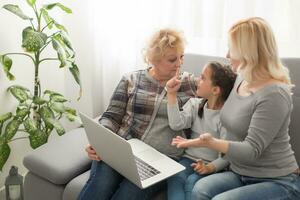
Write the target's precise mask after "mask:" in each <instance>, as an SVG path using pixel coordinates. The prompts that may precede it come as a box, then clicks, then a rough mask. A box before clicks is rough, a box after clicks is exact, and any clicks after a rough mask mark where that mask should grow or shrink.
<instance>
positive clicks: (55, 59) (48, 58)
mask: <svg viewBox="0 0 300 200" xmlns="http://www.w3.org/2000/svg"><path fill="white" fill-rule="evenodd" d="M46 60H59V59H58V58H44V59H42V60H40V63H41V62H44V61H46Z"/></svg>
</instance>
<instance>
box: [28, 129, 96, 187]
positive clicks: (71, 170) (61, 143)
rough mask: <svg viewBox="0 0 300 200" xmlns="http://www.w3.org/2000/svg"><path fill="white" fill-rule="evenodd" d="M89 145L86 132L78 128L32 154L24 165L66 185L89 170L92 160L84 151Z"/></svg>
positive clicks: (46, 177) (39, 174)
mask: <svg viewBox="0 0 300 200" xmlns="http://www.w3.org/2000/svg"><path fill="white" fill-rule="evenodd" d="M87 144H88V140H87V138H86V135H85V130H84V129H83V128H77V129H74V130H71V131H69V132H67V133H66V134H65V135H63V136H61V137H58V138H55V139H54V140H52V141H49V142H48V143H47V144H45V145H42V146H41V147H39V148H37V149H35V150H34V151H32V152H30V153H29V154H28V155H26V156H25V158H24V160H23V164H24V166H25V167H26V168H27V169H28V170H29V171H30V172H32V173H34V174H36V175H38V176H40V177H42V178H44V179H46V180H48V181H50V182H52V183H54V184H66V183H68V182H69V181H70V180H71V179H73V178H74V177H75V176H77V175H79V174H81V173H83V172H84V171H86V170H88V169H89V167H90V164H91V160H90V159H89V158H88V156H87V154H86V152H85V150H84V148H85V146H86V145H87Z"/></svg>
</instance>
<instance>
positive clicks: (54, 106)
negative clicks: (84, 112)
mask: <svg viewBox="0 0 300 200" xmlns="http://www.w3.org/2000/svg"><path fill="white" fill-rule="evenodd" d="M50 108H51V109H52V110H54V111H55V112H57V113H64V112H65V111H66V109H65V106H64V104H63V103H59V102H54V103H51V105H50Z"/></svg>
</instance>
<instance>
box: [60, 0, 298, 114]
mask: <svg viewBox="0 0 300 200" xmlns="http://www.w3.org/2000/svg"><path fill="white" fill-rule="evenodd" d="M65 2H66V4H67V5H68V4H69V1H65ZM73 4H74V5H73V6H74V7H73V10H74V16H72V17H69V18H72V20H71V21H70V25H71V27H73V29H75V30H77V33H76V34H75V35H73V36H74V37H75V38H73V40H75V41H80V42H77V49H78V48H80V50H79V53H77V57H78V61H79V62H81V63H79V67H80V69H81V73H82V79H83V81H84V80H85V81H86V82H84V89H85V91H87V92H85V95H86V96H84V98H83V101H82V102H81V103H79V104H80V105H79V109H81V110H85V111H87V110H88V111H89V112H90V113H92V115H94V116H96V115H98V114H99V113H101V112H103V111H104V109H105V108H106V106H107V104H108V102H109V99H110V96H111V94H112V92H113V90H114V88H115V86H116V84H117V83H118V81H119V80H120V78H121V76H122V74H124V73H126V72H129V71H133V70H136V69H142V68H144V67H146V66H145V64H144V63H143V58H142V49H143V47H144V46H145V42H146V39H148V38H149V37H150V35H151V34H152V33H153V32H154V31H156V30H158V29H160V28H163V27H173V28H177V29H179V30H182V31H183V32H184V34H185V36H186V39H187V42H188V45H187V49H186V52H192V53H199V54H207V55H216V56H225V53H226V51H227V31H228V29H229V27H230V26H231V25H232V24H233V23H234V22H236V21H237V20H239V19H242V18H246V17H251V16H259V17H263V18H264V19H266V20H267V21H268V22H269V23H270V24H271V26H272V28H273V31H274V33H275V36H276V39H277V43H278V46H279V52H280V56H281V57H300V25H299V19H300V14H299V11H300V1H299V0H263V1H262V0H126V1H124V0H88V1H83V0H79V1H76V3H73ZM71 7H72V5H71ZM76 12H77V14H76ZM74 17H75V20H74ZM83 20H85V21H84V22H83ZM76 27H77V28H76ZM81 31H84V32H81ZM71 36H72V35H71ZM77 37H78V38H77ZM83 38H84V39H83ZM87 52H88V53H87ZM87 56H88V58H87ZM83 60H84V61H83ZM87 65H88V66H87ZM67 87H68V86H67ZM69 89H70V88H69Z"/></svg>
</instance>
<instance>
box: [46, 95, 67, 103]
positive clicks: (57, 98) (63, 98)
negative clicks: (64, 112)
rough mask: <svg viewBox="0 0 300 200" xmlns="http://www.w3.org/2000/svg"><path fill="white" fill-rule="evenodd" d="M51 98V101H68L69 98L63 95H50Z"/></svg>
mask: <svg viewBox="0 0 300 200" xmlns="http://www.w3.org/2000/svg"><path fill="white" fill-rule="evenodd" d="M50 99H51V101H55V102H62V103H63V102H66V101H68V100H67V99H65V97H63V96H61V95H50Z"/></svg>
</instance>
